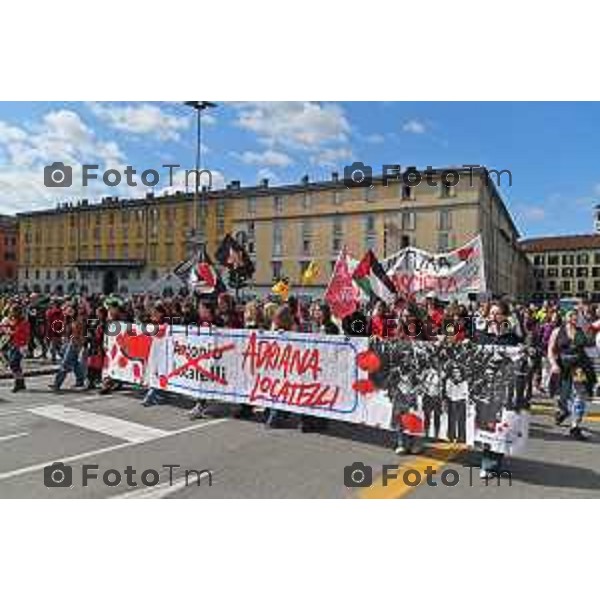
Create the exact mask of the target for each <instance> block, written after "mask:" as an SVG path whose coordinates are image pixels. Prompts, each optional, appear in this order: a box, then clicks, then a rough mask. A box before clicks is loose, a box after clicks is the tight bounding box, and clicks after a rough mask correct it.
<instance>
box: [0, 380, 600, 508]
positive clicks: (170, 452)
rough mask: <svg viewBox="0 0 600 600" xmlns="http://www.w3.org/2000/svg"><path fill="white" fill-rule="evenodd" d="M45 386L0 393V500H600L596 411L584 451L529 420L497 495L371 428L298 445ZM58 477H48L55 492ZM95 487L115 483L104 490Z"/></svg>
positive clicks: (471, 475) (450, 458)
mask: <svg viewBox="0 0 600 600" xmlns="http://www.w3.org/2000/svg"><path fill="white" fill-rule="evenodd" d="M50 381H51V378H50V377H47V376H40V377H35V378H30V379H29V380H28V390H27V391H26V392H25V393H20V394H12V393H11V392H10V387H11V382H10V381H2V382H0V498H369V497H370V498H384V497H386V498H563V497H564V498H578V497H582V498H585V497H588V498H597V497H600V415H599V414H598V413H600V406H595V407H592V410H595V411H598V412H597V413H596V415H591V417H590V419H589V420H588V422H587V423H586V427H587V428H588V430H589V431H590V432H591V437H590V439H589V440H587V441H585V442H576V441H572V440H570V439H569V438H568V437H567V435H566V429H565V428H558V427H556V426H555V425H554V424H553V423H552V417H551V415H549V414H536V415H533V416H532V427H531V437H530V441H529V445H528V449H527V452H526V455H524V456H521V457H514V458H512V459H510V460H509V461H507V464H506V465H505V467H506V469H507V470H509V471H510V481H509V480H508V479H507V476H505V477H504V478H503V479H502V480H501V481H500V484H499V485H498V482H497V481H495V480H488V481H487V482H486V481H480V480H479V478H478V469H477V468H476V467H477V455H476V454H475V453H473V452H470V451H467V450H465V449H462V448H457V447H449V446H444V445H438V446H436V447H435V448H432V449H430V450H428V451H427V453H426V454H424V455H420V456H405V457H397V456H396V455H395V454H394V452H393V451H392V445H391V439H390V435H389V434H388V433H386V432H381V431H377V430H374V429H369V428H360V427H356V426H353V425H349V424H343V423H332V424H331V426H330V428H329V430H328V431H327V432H326V433H320V434H317V433H307V434H303V433H301V432H300V431H298V430H297V429H296V427H295V426H296V421H295V420H293V419H292V420H290V422H289V423H288V426H287V427H284V428H282V429H277V430H268V429H265V427H264V425H262V423H260V422H258V421H256V422H255V421H240V420H236V419H233V418H231V415H230V410H229V408H228V407H227V406H224V405H222V406H219V405H215V406H213V407H211V416H210V417H209V418H206V419H203V420H199V421H190V420H189V417H188V415H187V410H186V408H189V407H186V406H185V405H161V406H155V407H148V408H145V407H143V406H141V403H140V402H141V397H142V394H141V393H140V392H136V391H134V390H126V391H122V392H118V393H115V394H112V395H110V396H98V395H97V394H96V393H90V392H85V391H80V390H69V389H68V385H69V381H67V389H65V391H64V392H61V393H59V394H55V393H52V392H51V391H50V390H48V388H47V385H48V383H49V382H50ZM57 461H58V462H63V463H64V464H65V466H66V467H70V469H71V475H72V481H71V482H69V481H68V473H63V474H64V475H65V477H66V478H65V479H63V480H62V482H63V483H65V484H67V483H71V485H70V486H68V487H47V486H46V485H45V467H47V466H48V465H50V464H52V463H54V462H57ZM354 462H361V463H363V464H364V465H366V466H367V467H371V469H372V485H371V486H369V487H362V488H348V487H346V486H345V485H344V470H345V467H347V466H348V465H351V464H352V463H354ZM84 465H87V467H86V472H87V474H88V475H89V476H90V477H89V478H88V480H87V485H86V486H84V485H83V477H84ZM169 465H171V466H169ZM383 465H388V467H387V468H386V469H385V472H386V474H387V475H388V476H389V477H388V478H387V481H386V485H383V480H382V478H381V475H382V472H383V469H384V467H383ZM111 469H112V470H116V471H118V472H117V473H115V472H112V473H111V472H108V471H110V470H111ZM186 470H187V471H189V473H188V477H187V478H186ZM432 470H435V473H433V472H432ZM63 474H61V472H60V471H58V472H53V476H54V479H55V481H57V482H60V481H61V477H63ZM367 474H368V471H367ZM48 475H49V474H48V473H46V477H47V476H48ZM94 475H95V476H96V477H97V478H96V479H94V478H93V476H94ZM394 475H395V478H393V476H394ZM419 475H420V479H421V483H420V485H414V484H415V482H416V481H417V479H418V477H419ZM442 475H443V477H442ZM105 477H106V481H107V482H108V483H109V484H114V483H116V482H117V479H118V478H120V484H119V485H107V483H106V482H105V481H104V478H105ZM142 478H144V481H145V482H146V483H147V484H153V483H156V485H144V482H143V481H142ZM128 480H129V481H128ZM198 481H199V485H198ZM129 483H137V484H138V485H137V487H136V486H133V485H129ZM433 483H437V485H432V484H433ZM451 484H454V485H451Z"/></svg>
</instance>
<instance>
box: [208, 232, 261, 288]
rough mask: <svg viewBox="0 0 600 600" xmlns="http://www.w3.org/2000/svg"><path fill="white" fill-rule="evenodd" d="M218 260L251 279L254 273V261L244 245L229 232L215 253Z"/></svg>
mask: <svg viewBox="0 0 600 600" xmlns="http://www.w3.org/2000/svg"><path fill="white" fill-rule="evenodd" d="M215 257H216V259H217V261H218V262H219V263H220V264H221V265H223V266H224V267H227V268H228V269H229V270H233V271H236V272H237V273H238V274H240V275H243V276H244V277H245V278H247V279H250V278H251V277H252V275H253V274H254V263H253V262H252V259H251V258H250V255H249V254H248V252H246V249H245V248H244V246H242V245H241V244H240V243H239V242H238V241H237V240H236V239H235V238H234V237H233V236H232V235H231V234H229V233H228V234H227V235H226V236H225V237H224V238H223V241H222V242H221V244H220V245H219V247H218V248H217V251H216V253H215Z"/></svg>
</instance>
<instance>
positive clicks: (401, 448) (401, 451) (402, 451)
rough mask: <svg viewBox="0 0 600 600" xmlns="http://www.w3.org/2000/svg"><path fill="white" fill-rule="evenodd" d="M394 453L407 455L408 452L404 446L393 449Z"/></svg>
mask: <svg viewBox="0 0 600 600" xmlns="http://www.w3.org/2000/svg"><path fill="white" fill-rule="evenodd" d="M394 452H395V453H396V454H398V455H400V454H408V451H407V450H406V448H405V447H404V446H396V448H395V449H394Z"/></svg>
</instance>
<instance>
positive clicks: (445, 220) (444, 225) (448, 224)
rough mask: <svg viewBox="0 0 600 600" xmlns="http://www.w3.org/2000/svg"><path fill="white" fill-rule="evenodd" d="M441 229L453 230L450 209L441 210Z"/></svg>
mask: <svg viewBox="0 0 600 600" xmlns="http://www.w3.org/2000/svg"><path fill="white" fill-rule="evenodd" d="M439 229H440V231H448V230H450V229H452V213H451V212H450V209H448V208H443V209H442V210H440V222H439Z"/></svg>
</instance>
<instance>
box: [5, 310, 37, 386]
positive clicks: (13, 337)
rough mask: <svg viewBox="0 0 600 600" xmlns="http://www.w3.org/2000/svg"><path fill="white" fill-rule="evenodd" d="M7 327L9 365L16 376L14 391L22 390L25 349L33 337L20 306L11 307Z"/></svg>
mask: <svg viewBox="0 0 600 600" xmlns="http://www.w3.org/2000/svg"><path fill="white" fill-rule="evenodd" d="M7 329H8V335H9V340H10V341H9V345H8V351H7V358H8V366H9V368H10V370H11V372H12V374H13V377H14V378H15V384H14V386H13V389H12V391H13V392H20V391H21V390H24V389H25V378H24V376H23V369H22V367H21V362H22V360H23V351H24V349H25V348H27V346H28V344H29V340H30V337H31V326H30V325H29V321H28V320H27V319H26V318H25V316H24V314H23V311H22V309H21V308H20V307H19V306H13V308H12V309H11V311H10V318H9V320H8V324H7Z"/></svg>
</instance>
